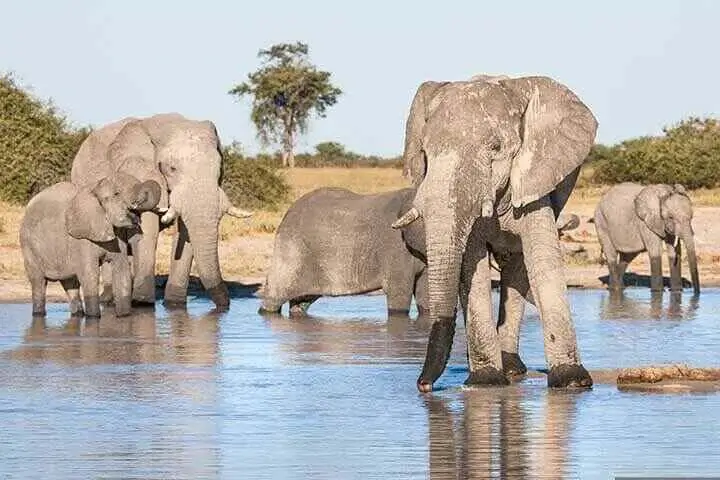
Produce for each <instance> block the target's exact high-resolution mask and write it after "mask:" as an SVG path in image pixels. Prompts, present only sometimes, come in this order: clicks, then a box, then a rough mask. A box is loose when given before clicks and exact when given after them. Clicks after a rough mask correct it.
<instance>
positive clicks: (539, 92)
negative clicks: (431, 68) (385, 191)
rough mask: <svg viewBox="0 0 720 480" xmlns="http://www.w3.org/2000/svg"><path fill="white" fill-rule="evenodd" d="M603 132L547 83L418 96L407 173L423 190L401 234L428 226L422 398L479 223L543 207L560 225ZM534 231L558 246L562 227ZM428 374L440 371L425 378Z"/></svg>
mask: <svg viewBox="0 0 720 480" xmlns="http://www.w3.org/2000/svg"><path fill="white" fill-rule="evenodd" d="M596 129H597V121H596V120H595V118H594V116H593V115H592V113H591V112H590V110H589V109H588V108H587V107H586V106H585V105H584V104H583V103H582V102H581V101H580V100H579V99H578V98H577V97H576V96H575V95H574V94H573V93H572V92H571V91H570V90H569V89H567V88H566V87H565V86H563V85H561V84H559V83H557V82H555V81H554V80H552V79H550V78H547V77H525V78H518V79H494V80H493V81H492V82H487V81H484V80H482V81H469V82H452V83H449V82H426V83H424V84H423V85H421V86H420V87H419V89H418V91H417V93H416V95H415V98H414V99H413V104H412V107H411V110H410V116H409V118H408V121H407V127H406V151H405V153H404V162H405V172H406V173H407V175H408V176H409V177H410V179H411V180H412V182H413V184H414V185H418V190H417V195H416V197H415V200H414V204H413V208H411V209H410V210H409V211H408V212H407V213H406V214H405V215H404V216H403V217H401V218H400V219H398V220H397V221H396V222H395V223H394V224H393V227H395V228H403V227H405V226H407V225H410V224H411V223H412V222H414V221H416V220H418V219H420V218H422V219H424V222H425V232H426V242H427V263H428V291H429V302H430V304H429V314H430V319H431V320H432V321H433V323H434V325H433V331H432V332H431V339H430V342H429V343H428V357H427V358H426V365H425V369H424V370H423V374H422V375H421V379H420V380H419V383H418V387H419V388H420V389H421V391H426V390H425V389H426V388H427V386H426V385H425V386H422V385H420V383H421V382H423V381H429V382H430V384H431V383H432V381H434V378H437V377H439V375H440V373H442V371H443V370H444V367H445V364H446V363H447V359H448V357H449V354H450V346H451V345H452V336H453V333H452V332H453V331H454V327H447V326H444V327H439V326H438V328H437V329H436V328H435V327H436V326H437V325H438V324H440V323H444V324H446V325H451V324H452V325H454V321H455V309H456V305H457V295H458V291H459V282H460V269H461V262H462V257H463V252H464V249H465V247H466V243H467V239H468V236H469V234H470V231H471V229H472V227H473V225H474V224H475V222H476V220H478V219H481V220H482V219H485V220H486V221H490V220H491V219H492V217H499V216H502V215H504V214H505V213H507V212H511V211H512V212H514V214H515V216H516V217H517V216H520V217H521V216H522V215H523V214H524V213H525V212H526V211H528V210H530V209H532V206H533V205H532V204H533V203H534V202H536V201H537V200H540V199H543V198H545V197H547V198H550V201H551V202H553V205H552V206H553V210H554V211H555V215H557V213H558V212H559V211H560V210H561V209H562V206H563V205H564V203H565V202H566V201H567V197H568V196H569V194H570V192H571V191H572V188H573V186H574V183H575V180H576V179H577V174H578V172H579V167H580V165H581V164H582V162H583V161H584V159H585V158H586V156H587V154H588V152H589V150H590V147H591V146H592V144H593V141H594V138H595V132H596ZM408 147H409V148H408ZM561 187H562V188H561ZM526 223H528V225H524V226H523V228H526V229H528V235H530V236H533V235H534V234H533V232H532V231H530V230H531V229H538V228H545V229H547V230H548V232H544V234H543V235H535V236H539V237H541V238H548V239H554V241H555V242H557V231H556V226H555V224H554V223H553V224H552V225H545V226H540V225H530V224H531V223H532V222H526ZM487 225H488V226H490V225H491V224H490V223H488V224H487ZM542 248H558V247H557V246H554V245H551V244H548V245H547V246H543V247H542ZM436 330H437V332H436ZM448 330H449V332H450V333H448ZM441 331H442V332H444V333H440V332H441ZM434 337H437V338H434ZM431 349H433V353H432V355H434V356H436V357H444V363H443V360H442V359H441V360H439V362H440V363H442V364H441V365H434V366H428V359H429V358H430V357H431ZM434 349H437V351H435V350H434ZM429 368H430V369H432V370H434V371H432V372H426V369H429ZM433 377H434V378H433ZM423 379H425V380H423Z"/></svg>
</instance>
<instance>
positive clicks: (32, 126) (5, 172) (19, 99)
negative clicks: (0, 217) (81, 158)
mask: <svg viewBox="0 0 720 480" xmlns="http://www.w3.org/2000/svg"><path fill="white" fill-rule="evenodd" d="M89 133H90V129H89V128H81V129H75V128H73V127H71V126H70V124H69V122H68V121H67V120H66V118H65V117H64V116H63V115H61V114H60V113H59V112H58V111H57V109H56V108H55V107H54V106H53V105H52V103H51V102H49V101H43V100H39V99H37V98H35V97H34V96H32V95H31V94H30V93H28V92H27V91H25V90H24V89H22V88H21V87H20V86H19V85H18V84H17V83H16V82H15V80H14V79H13V78H12V77H11V76H9V75H4V76H1V77H0V198H1V199H3V200H6V201H8V202H11V203H16V204H25V203H27V201H28V200H29V199H30V198H31V197H32V196H33V195H34V194H35V193H37V192H39V191H40V190H42V189H43V188H45V187H48V186H50V185H52V184H54V183H57V182H59V181H62V180H67V179H68V178H69V176H70V168H71V166H72V160H73V157H74V156H75V153H76V152H77V150H78V148H79V147H80V144H81V143H82V142H83V140H85V138H86V137H87V135H88V134H89Z"/></svg>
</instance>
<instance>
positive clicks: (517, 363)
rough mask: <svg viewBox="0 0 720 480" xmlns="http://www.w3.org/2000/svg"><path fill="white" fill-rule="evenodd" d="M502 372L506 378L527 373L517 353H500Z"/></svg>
mask: <svg viewBox="0 0 720 480" xmlns="http://www.w3.org/2000/svg"><path fill="white" fill-rule="evenodd" d="M500 355H501V356H502V366H503V372H504V373H505V375H506V376H508V377H518V376H522V375H525V374H526V373H527V367H526V366H525V363H524V362H523V361H522V359H521V358H520V355H518V354H517V353H510V352H500Z"/></svg>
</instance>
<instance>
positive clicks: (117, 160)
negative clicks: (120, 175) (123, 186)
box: [107, 120, 155, 176]
mask: <svg viewBox="0 0 720 480" xmlns="http://www.w3.org/2000/svg"><path fill="white" fill-rule="evenodd" d="M107 155H108V160H109V161H110V164H111V165H112V166H113V169H114V170H119V169H121V168H122V166H123V164H124V163H125V162H126V160H127V159H128V158H132V157H135V158H141V159H142V160H143V161H145V162H147V164H148V165H154V164H155V146H154V145H153V142H152V140H151V139H150V135H148V133H147V131H146V130H145V128H143V126H142V122H141V121H140V120H133V121H131V122H129V123H128V124H127V125H125V126H124V127H123V128H122V130H120V132H119V133H118V134H117V136H116V137H115V140H113V142H112V143H111V144H110V146H109V147H108V151H107ZM127 173H129V174H131V175H136V176H137V172H127Z"/></svg>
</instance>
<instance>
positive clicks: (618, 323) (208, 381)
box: [0, 289, 720, 479]
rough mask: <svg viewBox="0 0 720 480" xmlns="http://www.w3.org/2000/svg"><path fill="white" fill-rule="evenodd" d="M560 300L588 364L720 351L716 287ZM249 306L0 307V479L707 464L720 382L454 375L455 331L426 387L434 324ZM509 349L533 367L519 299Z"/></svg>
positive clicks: (698, 470)
mask: <svg viewBox="0 0 720 480" xmlns="http://www.w3.org/2000/svg"><path fill="white" fill-rule="evenodd" d="M494 298H495V299H496V301H497V297H496V296H494ZM570 298H571V305H572V309H573V313H574V318H575V321H576V328H577V334H578V338H579V343H580V351H581V354H582V357H583V362H584V364H585V366H586V367H588V369H599V368H611V367H626V366H632V365H641V364H650V363H666V362H688V363H692V364H693V365H697V366H717V365H718V364H719V363H720V349H719V348H718V347H719V346H720V290H712V289H707V290H705V291H703V293H702V296H701V297H700V298H699V299H693V298H692V297H691V296H690V295H689V294H685V295H684V296H683V297H682V298H681V299H679V300H676V301H671V299H670V297H669V294H668V293H666V294H665V296H664V297H663V298H655V299H651V298H650V293H649V291H648V290H647V289H632V290H628V292H627V293H626V295H625V298H624V299H622V300H621V301H620V300H612V301H611V300H610V298H609V297H608V294H607V292H605V291H578V290H576V291H571V292H570ZM258 304H259V301H258V299H256V298H254V297H249V298H238V299H235V300H233V302H232V306H231V309H230V311H229V312H227V313H223V314H213V313H209V312H210V311H211V304H210V303H209V302H207V301H205V300H193V301H192V302H191V303H190V304H189V305H188V310H187V312H185V311H183V312H182V313H178V312H168V311H166V310H164V309H163V308H162V307H161V306H158V308H157V310H156V311H154V312H140V313H137V314H135V315H134V316H133V317H130V318H123V319H116V318H113V317H112V316H111V315H107V316H104V317H103V318H102V319H101V320H100V321H94V322H87V323H86V322H75V321H72V320H68V314H67V306H66V305H63V304H57V305H51V306H50V312H49V314H48V318H47V321H46V322H45V323H43V322H38V321H36V322H33V321H32V319H31V317H30V306H29V305H2V306H1V307H0V478H43V479H49V478H82V479H86V478H188V479H196V478H233V479H235V478H253V479H254V478H298V479H300V478H327V479H346V478H348V479H349V478H358V479H360V478H363V479H364V478H392V479H395V478H434V479H435V478H437V479H445V478H538V477H543V476H547V478H563V477H564V478H612V475H621V474H623V473H624V474H630V475H639V474H646V475H656V476H657V475H662V474H666V475H667V474H675V475H677V474H684V475H691V474H692V475H702V474H704V475H711V474H715V475H718V476H720V394H716V393H702V394H699V393H698V394H659V393H623V392H620V391H618V390H617V389H616V388H615V386H613V385H608V384H605V385H602V384H598V385H596V386H595V388H594V389H593V390H592V391H588V392H583V393H575V394H568V393H558V392H554V393H553V392H549V391H548V390H547V389H546V388H545V379H544V378H530V379H527V380H525V381H523V382H522V383H520V384H517V385H514V386H512V387H507V388H502V389H479V390H474V391H471V390H465V389H462V388H461V387H460V386H461V385H462V382H463V381H464V379H465V377H466V375H467V368H466V365H465V343H464V338H463V337H464V330H463V329H462V328H459V329H458V335H457V336H456V337H457V338H456V342H455V347H454V350H453V357H452V359H451V365H450V367H449V368H448V370H447V371H446V373H445V375H443V377H442V378H441V379H440V380H439V382H438V383H437V387H438V391H436V392H434V393H433V394H432V395H427V396H421V395H419V394H418V393H417V392H416V390H415V379H416V377H417V375H418V373H419V371H420V367H421V363H422V358H423V355H424V351H425V342H426V338H427V326H426V325H423V324H419V323H417V322H415V321H414V320H390V321H388V320H386V319H385V300H384V297H382V296H362V297H351V298H335V299H322V300H320V301H318V302H317V303H316V304H315V305H313V307H312V313H313V314H314V315H315V316H314V317H313V318H310V319H305V320H289V319H288V318H286V317H273V318H263V317H260V316H258V315H257V314H256V313H255V312H256V310H257V307H258ZM413 316H414V314H413ZM458 324H459V325H462V320H460V321H459V322H458ZM521 355H522V356H523V358H524V360H525V362H526V363H527V364H528V366H530V367H531V368H542V367H543V366H544V359H543V349H542V343H541V329H540V325H539V320H538V317H537V314H536V311H535V310H534V309H532V308H530V307H529V309H528V312H527V315H526V320H525V323H524V325H523V332H522V345H521Z"/></svg>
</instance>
